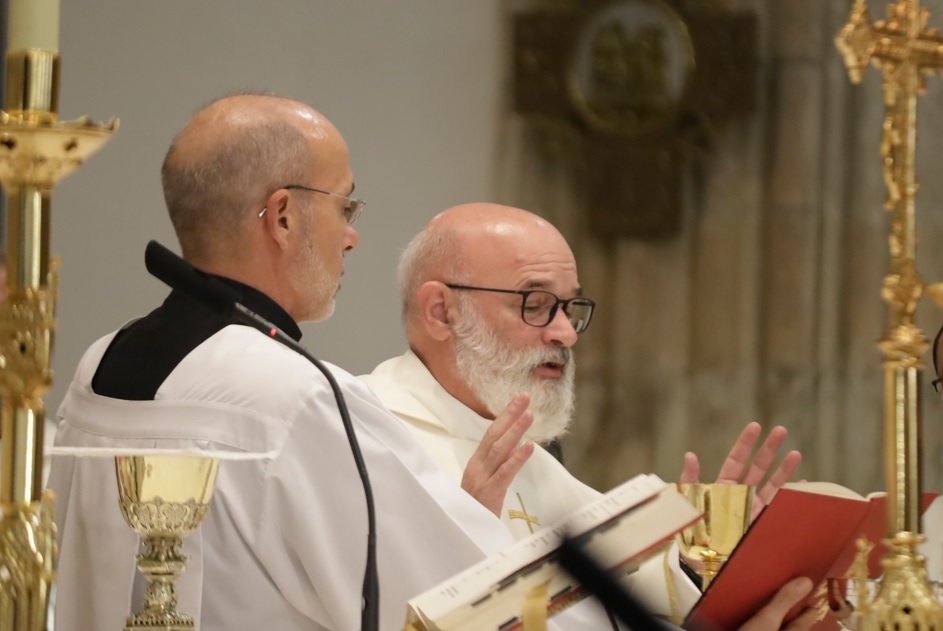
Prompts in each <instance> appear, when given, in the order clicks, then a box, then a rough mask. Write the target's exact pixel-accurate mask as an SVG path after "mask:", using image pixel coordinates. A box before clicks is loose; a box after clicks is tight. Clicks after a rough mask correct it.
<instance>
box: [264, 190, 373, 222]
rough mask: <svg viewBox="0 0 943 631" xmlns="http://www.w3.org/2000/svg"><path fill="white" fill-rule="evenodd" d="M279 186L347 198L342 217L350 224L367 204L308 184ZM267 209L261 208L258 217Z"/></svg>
mask: <svg viewBox="0 0 943 631" xmlns="http://www.w3.org/2000/svg"><path fill="white" fill-rule="evenodd" d="M281 188H283V189H285V190H286V191H294V190H301V191H310V192H312V193H321V194H322V195H330V196H332V197H340V198H341V199H346V200H347V205H346V206H345V207H344V219H346V220H347V223H349V224H352V223H354V222H355V221H357V218H358V217H360V213H362V212H363V207H364V206H366V205H367V202H365V201H363V200H362V199H354V198H353V197H348V196H347V195H341V194H340V193H332V192H331V191H322V190H321V189H319V188H311V187H309V186H302V185H301V184H288V185H287V186H282V187H281ZM267 210H268V207H266V208H263V209H262V210H261V211H259V217H262V216H263V215H265V211H267Z"/></svg>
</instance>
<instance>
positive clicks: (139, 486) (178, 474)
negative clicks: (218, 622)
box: [115, 455, 219, 631]
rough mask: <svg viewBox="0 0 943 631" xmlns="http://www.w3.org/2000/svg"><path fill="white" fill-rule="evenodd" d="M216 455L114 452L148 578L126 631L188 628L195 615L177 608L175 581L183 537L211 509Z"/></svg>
mask: <svg viewBox="0 0 943 631" xmlns="http://www.w3.org/2000/svg"><path fill="white" fill-rule="evenodd" d="M218 469H219V460H217V459H215V458H203V457H196V456H180V455H147V456H116V457H115V472H116V474H117V476H118V500H119V503H120V505H121V514H122V515H123V516H124V519H125V521H126V522H127V523H128V525H129V526H130V527H131V528H132V530H134V531H135V532H136V533H138V534H139V535H140V536H141V538H142V539H143V541H144V553H143V554H139V555H137V565H138V569H139V570H140V571H141V574H143V575H144V577H145V578H146V579H147V591H146V593H145V595H144V608H143V609H141V611H139V612H137V613H135V614H133V615H131V616H129V617H128V619H127V622H126V623H125V631H138V630H142V629H147V630H150V631H154V630H156V629H160V630H161V631H192V630H193V629H196V626H195V624H194V622H193V618H192V617H191V616H188V615H187V614H183V613H180V612H178V611H177V592H176V588H175V586H174V581H175V580H176V579H177V576H179V575H180V574H181V573H182V572H183V571H184V569H185V568H186V563H187V557H185V556H183V555H182V554H181V553H180V546H181V544H182V539H183V537H186V536H187V535H188V534H190V533H191V532H193V530H195V529H196V528H197V526H199V525H200V522H202V521H203V517H205V516H206V512H207V510H208V509H209V503H210V498H211V497H212V494H213V485H214V484H215V483H216V472H217V471H218Z"/></svg>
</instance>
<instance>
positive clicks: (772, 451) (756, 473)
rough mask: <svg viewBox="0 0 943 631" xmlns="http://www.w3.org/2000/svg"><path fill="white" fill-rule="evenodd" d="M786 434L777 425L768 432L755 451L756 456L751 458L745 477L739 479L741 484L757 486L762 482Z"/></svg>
mask: <svg viewBox="0 0 943 631" xmlns="http://www.w3.org/2000/svg"><path fill="white" fill-rule="evenodd" d="M786 433H787V432H786V428H785V427H782V426H778V425H777V426H776V427H774V428H773V429H772V430H771V431H770V433H769V436H767V437H766V440H764V441H763V445H762V446H761V447H760V448H759V450H757V452H756V455H755V456H754V457H753V461H752V462H751V463H750V468H749V470H747V472H746V475H744V476H743V478H742V479H741V484H747V485H749V486H759V484H760V482H762V481H763V478H765V477H766V474H767V473H769V470H770V468H771V467H772V466H773V462H774V461H775V460H776V454H777V453H778V452H779V447H780V446H781V445H782V444H783V441H784V440H786Z"/></svg>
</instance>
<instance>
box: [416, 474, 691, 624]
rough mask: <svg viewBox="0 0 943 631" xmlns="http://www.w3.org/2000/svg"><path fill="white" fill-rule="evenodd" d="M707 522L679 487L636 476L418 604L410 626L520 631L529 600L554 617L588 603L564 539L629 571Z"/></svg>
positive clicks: (421, 598)
mask: <svg viewBox="0 0 943 631" xmlns="http://www.w3.org/2000/svg"><path fill="white" fill-rule="evenodd" d="M700 518H701V514H700V513H699V512H698V511H697V510H696V509H695V508H694V507H693V506H692V505H691V504H690V503H688V501H687V500H686V499H684V497H683V496H682V495H680V494H679V493H678V492H677V491H676V490H675V487H674V485H669V484H666V483H665V482H663V481H662V480H661V479H660V478H658V477H657V476H654V475H640V476H637V477H635V478H632V479H631V480H629V481H628V482H625V483H624V484H621V485H620V486H617V487H616V488H614V489H613V490H611V491H609V492H608V493H606V494H605V495H603V496H601V497H600V498H599V499H598V500H596V501H594V502H591V503H590V504H588V505H586V506H584V507H583V508H582V509H580V510H578V511H576V512H575V513H573V514H571V515H570V516H569V517H567V518H565V519H563V520H561V521H560V522H558V523H556V524H554V525H552V526H549V527H547V528H544V529H542V530H539V531H538V532H535V533H534V534H533V535H531V536H530V537H528V538H526V539H522V540H520V541H518V542H517V543H515V544H514V545H513V546H510V547H509V548H507V549H505V550H504V551H502V552H500V553H499V554H497V555H495V556H492V557H490V558H488V559H485V560H484V561H481V562H480V563H478V564H476V565H473V566H472V567H470V568H469V569H468V570H466V571H464V572H462V573H460V574H457V575H456V576H454V577H452V578H451V579H449V580H448V581H446V582H444V583H442V584H440V585H438V586H436V587H434V588H433V589H431V590H429V591H427V592H425V593H424V594H421V595H419V596H417V597H416V598H413V599H412V600H410V601H409V603H407V623H408V624H416V626H417V627H418V626H422V627H424V628H425V629H427V630H428V631H466V630H467V631H472V630H473V631H511V630H513V629H518V628H520V627H521V626H522V624H523V622H522V617H521V616H522V609H523V607H524V602H525V599H526V598H527V596H528V594H533V593H537V594H546V597H543V596H540V598H541V599H542V602H543V601H545V602H546V606H547V610H548V612H550V615H552V614H555V613H558V612H559V611H562V610H563V609H564V608H565V607H566V606H568V605H570V604H573V603H575V602H577V601H578V600H580V598H582V596H583V594H581V593H580V589H579V585H578V584H577V583H576V582H575V581H574V580H573V579H572V578H571V577H570V576H568V575H567V574H566V573H565V572H564V571H563V570H562V569H561V568H560V565H559V563H558V562H557V559H556V557H557V551H558V549H559V547H560V544H561V543H562V542H563V539H564V538H565V537H571V538H573V537H575V538H577V540H578V541H579V543H580V544H581V545H583V546H585V550H586V551H587V552H588V553H589V554H591V555H592V556H593V557H594V558H596V559H597V560H599V561H600V562H602V563H604V565H605V567H606V568H607V569H610V570H616V569H618V570H619V571H620V572H629V571H632V570H634V569H635V568H636V567H637V566H638V565H639V563H641V561H642V560H644V559H646V558H648V557H649V556H650V554H652V553H653V552H656V551H657V550H658V549H660V548H661V547H662V546H663V545H664V544H666V543H669V542H670V541H671V540H672V538H673V537H674V535H675V533H677V532H678V531H680V530H682V529H683V528H686V527H687V526H689V525H691V524H692V523H694V522H696V521H697V520H698V519H700ZM534 590H536V591H534Z"/></svg>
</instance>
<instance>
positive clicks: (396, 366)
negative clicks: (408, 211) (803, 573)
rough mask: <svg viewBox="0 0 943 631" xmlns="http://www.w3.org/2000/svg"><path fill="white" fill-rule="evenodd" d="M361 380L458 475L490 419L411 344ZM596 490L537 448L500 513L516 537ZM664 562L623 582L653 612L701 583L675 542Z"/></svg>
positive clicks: (692, 594)
mask: <svg viewBox="0 0 943 631" xmlns="http://www.w3.org/2000/svg"><path fill="white" fill-rule="evenodd" d="M361 379H363V380H364V381H366V383H367V384H368V385H369V386H370V388H371V389H372V390H373V391H374V392H375V393H376V395H377V397H379V399H380V400H381V401H382V402H383V403H384V405H386V406H387V407H388V408H389V409H390V410H391V411H392V412H394V413H395V414H396V415H397V416H399V417H400V418H401V419H403V420H404V421H406V423H407V425H408V426H409V428H410V429H411V430H412V431H413V435H414V436H415V437H416V438H417V440H418V441H419V443H420V444H421V445H422V446H423V448H425V450H426V452H427V453H428V454H429V455H430V456H431V457H432V459H433V460H434V461H435V463H436V464H438V465H439V467H440V468H441V469H442V470H443V471H445V473H446V474H447V475H448V476H449V477H450V478H452V479H453V480H456V481H461V478H462V473H463V472H464V470H465V465H466V464H467V463H468V460H469V458H470V457H471V455H472V454H473V453H474V451H475V449H476V448H477V447H478V444H479V443H480V442H481V439H482V437H483V436H484V433H485V431H486V430H487V428H488V426H489V425H490V424H491V421H490V420H489V419H485V418H483V417H481V416H479V415H478V414H476V413H475V412H474V411H473V410H471V409H470V408H469V407H467V406H466V405H464V404H463V403H461V402H460V401H458V400H457V399H456V398H454V397H453V396H452V395H450V394H449V393H448V392H447V391H446V390H445V388H443V387H442V386H441V385H440V384H439V382H438V381H436V379H435V377H433V376H432V374H431V373H430V372H429V370H428V369H427V368H426V367H425V365H423V363H422V361H421V360H420V359H419V358H418V357H417V356H416V355H415V354H414V353H413V352H412V351H407V353H406V354H405V355H402V356H400V357H396V358H393V359H390V360H387V361H385V362H383V363H382V364H380V365H379V366H377V368H376V369H375V370H374V371H373V372H372V373H371V374H369V375H363V376H361ZM599 496H600V493H599V492H598V491H596V490H594V489H592V488H590V487H589V486H587V485H585V484H583V483H582V482H580V481H579V480H577V479H576V478H575V477H573V475H571V474H570V473H569V472H568V471H567V470H566V469H565V468H564V467H563V465H561V464H560V463H559V462H558V461H557V460H556V459H555V458H554V457H553V456H552V455H550V454H549V453H548V452H547V451H545V450H544V449H540V448H538V449H535V450H534V454H533V456H531V458H530V460H528V461H527V463H526V464H525V465H524V467H523V468H522V469H521V471H520V473H518V475H517V477H515V478H514V481H513V482H512V483H511V486H510V488H509V489H508V492H507V495H506V496H505V498H504V506H503V507H502V509H501V520H502V521H503V522H504V525H505V526H507V528H508V530H510V532H511V533H512V534H513V535H514V537H515V539H521V538H523V537H526V536H528V535H529V534H530V533H531V527H535V528H536V527H537V523H535V522H533V521H531V520H533V519H536V520H538V523H539V525H540V526H548V525H550V524H552V523H554V522H555V521H557V520H559V519H560V518H562V517H564V516H566V515H568V514H569V513H572V512H573V511H575V510H577V509H578V508H580V507H581V506H583V505H584V504H586V503H588V502H590V501H592V500H594V499H597V498H598V497H599ZM667 566H668V569H667V571H666V568H665V559H664V555H660V556H658V557H656V558H654V559H652V560H651V561H649V562H647V563H645V564H643V565H642V567H641V568H640V569H639V572H638V573H637V574H636V575H635V576H634V577H633V579H632V581H631V582H630V585H631V590H632V593H633V595H634V596H636V597H637V598H638V599H639V600H641V601H642V602H644V603H645V604H646V605H647V607H648V608H649V609H650V610H651V611H652V612H653V613H657V614H660V615H672V614H673V613H676V614H681V615H683V614H685V613H687V611H688V610H689V609H690V608H691V607H692V606H693V605H694V603H695V602H697V599H698V598H699V597H700V590H698V588H697V587H696V586H695V585H694V584H693V583H692V582H691V581H690V579H688V577H687V576H686V575H685V574H684V572H683V570H681V568H680V566H679V560H678V551H677V547H676V546H672V548H671V550H670V551H669V556H668V560H667ZM668 575H670V576H671V579H667V576H668ZM672 600H675V606H674V607H672V603H671V601H672Z"/></svg>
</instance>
